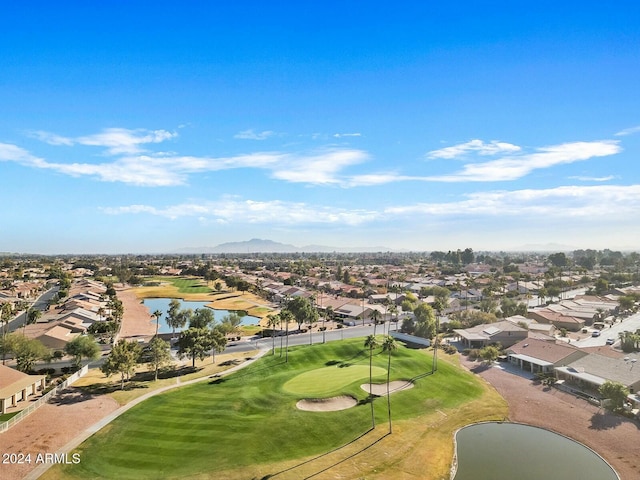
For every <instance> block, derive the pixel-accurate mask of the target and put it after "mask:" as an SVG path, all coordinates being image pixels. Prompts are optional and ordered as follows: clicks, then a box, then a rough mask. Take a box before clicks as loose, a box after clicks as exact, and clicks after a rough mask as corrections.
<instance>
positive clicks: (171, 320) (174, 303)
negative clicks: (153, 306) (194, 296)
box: [166, 298, 187, 337]
mask: <svg viewBox="0 0 640 480" xmlns="http://www.w3.org/2000/svg"><path fill="white" fill-rule="evenodd" d="M166 322H167V325H169V326H170V327H171V328H172V330H173V332H172V336H173V337H175V336H176V328H182V327H184V326H185V325H186V322H187V319H186V318H185V317H184V316H183V315H180V300H178V299H177V298H172V299H171V300H170V301H169V308H168V309H167V318H166Z"/></svg>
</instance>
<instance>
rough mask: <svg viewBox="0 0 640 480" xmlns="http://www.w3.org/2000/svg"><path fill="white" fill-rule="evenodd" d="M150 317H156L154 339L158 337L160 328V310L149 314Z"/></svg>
mask: <svg viewBox="0 0 640 480" xmlns="http://www.w3.org/2000/svg"><path fill="white" fill-rule="evenodd" d="M151 316H152V317H156V337H157V336H158V329H159V328H160V318H161V317H162V310H156V311H155V312H153V313H152V314H151Z"/></svg>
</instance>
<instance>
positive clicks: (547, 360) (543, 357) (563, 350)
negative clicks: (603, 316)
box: [506, 338, 588, 373]
mask: <svg viewBox="0 0 640 480" xmlns="http://www.w3.org/2000/svg"><path fill="white" fill-rule="evenodd" d="M506 354H507V359H508V361H509V362H510V363H512V364H513V365H517V366H518V367H520V368H521V369H522V370H526V371H528V372H531V373H553V371H554V369H556V368H557V367H560V366H565V365H569V364H570V363H571V362H573V361H575V360H578V359H580V358H582V357H585V356H587V355H588V353H587V352H585V351H583V350H580V349H579V348H577V347H574V346H572V345H569V344H567V343H564V342H558V343H556V342H548V341H544V340H539V339H536V338H527V339H526V340H522V341H521V342H518V343H516V344H515V345H512V346H511V347H509V348H508V349H507V350H506Z"/></svg>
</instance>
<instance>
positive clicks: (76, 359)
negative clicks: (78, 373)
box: [64, 335, 100, 368]
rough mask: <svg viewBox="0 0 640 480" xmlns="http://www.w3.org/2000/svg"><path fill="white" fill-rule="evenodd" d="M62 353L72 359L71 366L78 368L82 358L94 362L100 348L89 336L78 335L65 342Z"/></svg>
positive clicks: (98, 355)
mask: <svg viewBox="0 0 640 480" xmlns="http://www.w3.org/2000/svg"><path fill="white" fill-rule="evenodd" d="M64 352H65V353H66V354H67V355H71V356H72V357H73V365H74V366H75V367H76V368H80V365H81V364H82V359H83V358H88V359H89V360H96V359H97V358H99V357H100V347H99V346H98V344H97V343H96V340H95V339H94V338H93V337H92V336H91V335H80V336H78V337H76V338H74V339H73V340H71V341H69V342H67V344H66V345H65V346H64Z"/></svg>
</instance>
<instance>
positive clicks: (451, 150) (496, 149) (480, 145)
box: [427, 139, 521, 159]
mask: <svg viewBox="0 0 640 480" xmlns="http://www.w3.org/2000/svg"><path fill="white" fill-rule="evenodd" d="M520 150H521V148H520V147H518V146H517V145H513V144H511V143H506V142H499V141H497V140H492V141H491V142H489V143H485V142H483V141H482V140H477V139H476V140H470V141H468V142H466V143H461V144H459V145H453V146H451V147H445V148H441V149H439V150H432V151H430V152H428V153H427V158H429V159H436V158H438V159H440V158H443V159H451V158H458V157H461V156H464V155H466V154H468V153H476V154H478V155H497V154H499V153H513V152H519V151H520Z"/></svg>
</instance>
